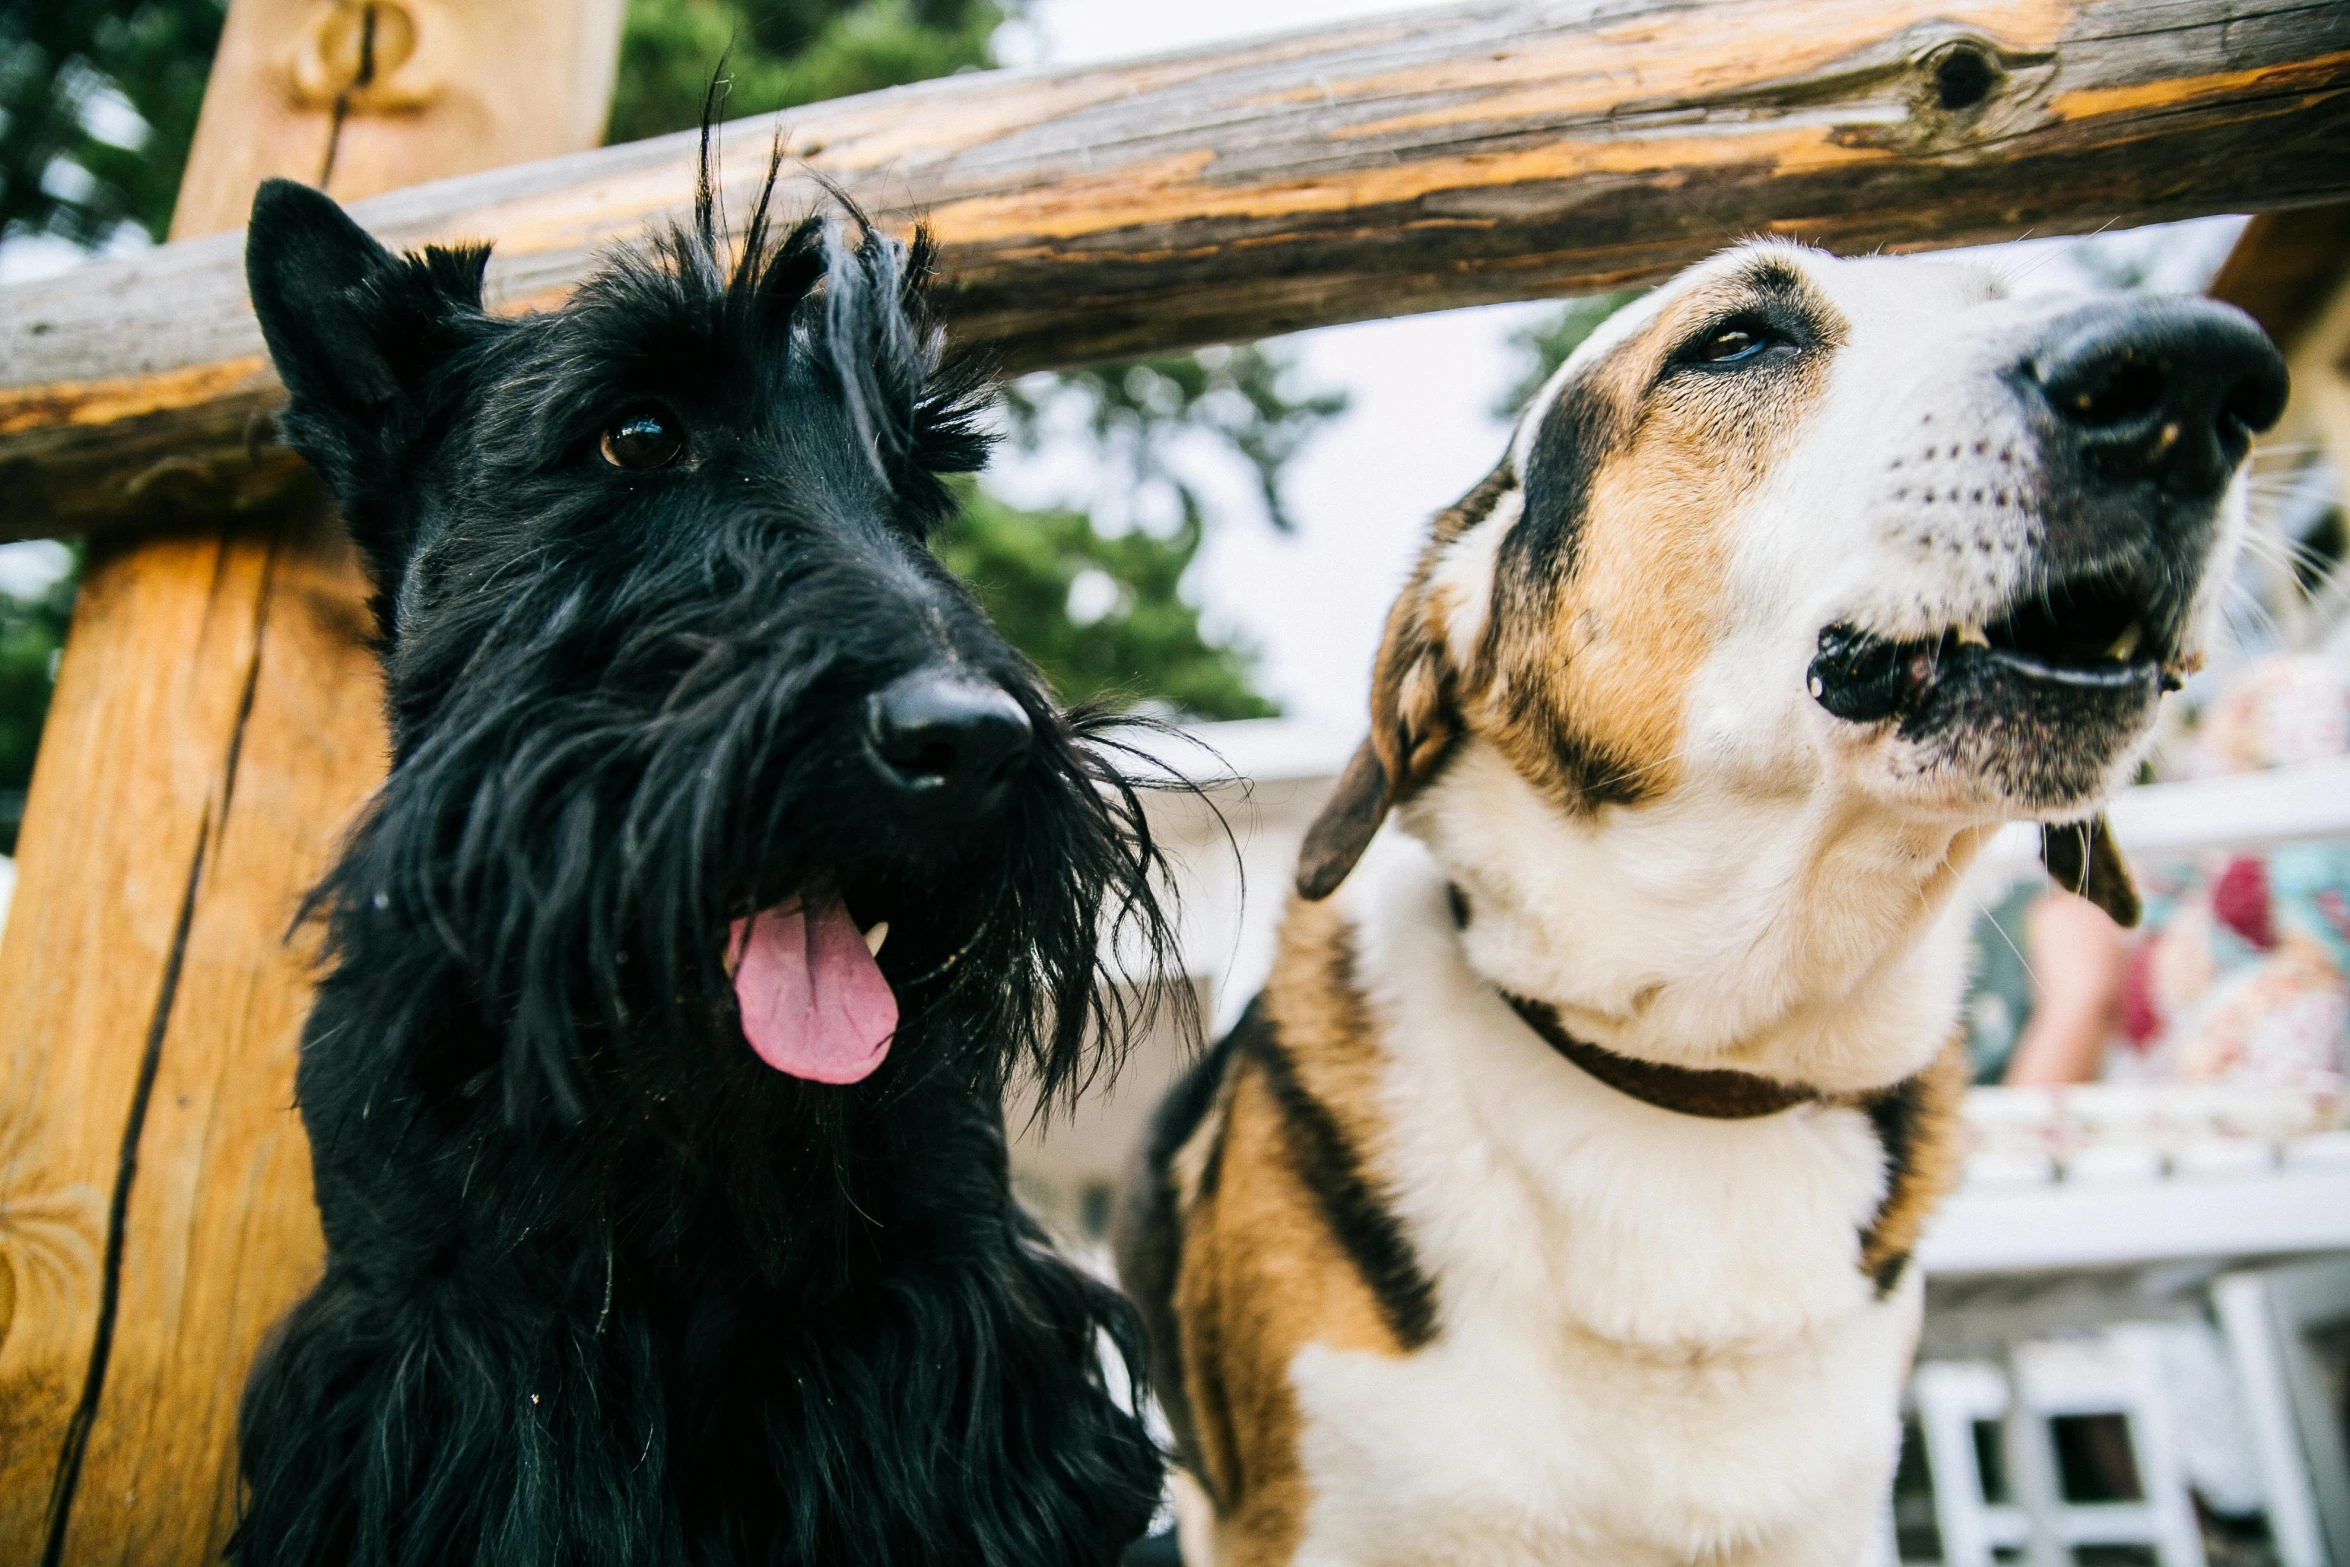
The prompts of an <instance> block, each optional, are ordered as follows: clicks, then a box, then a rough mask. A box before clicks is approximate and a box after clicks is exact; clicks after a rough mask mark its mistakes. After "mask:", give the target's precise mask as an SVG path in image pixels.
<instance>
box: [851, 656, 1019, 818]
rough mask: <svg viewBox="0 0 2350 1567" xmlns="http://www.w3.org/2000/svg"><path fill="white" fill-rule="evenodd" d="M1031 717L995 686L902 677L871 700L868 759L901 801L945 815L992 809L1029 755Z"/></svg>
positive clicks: (928, 675) (936, 674) (930, 674)
mask: <svg viewBox="0 0 2350 1567" xmlns="http://www.w3.org/2000/svg"><path fill="white" fill-rule="evenodd" d="M1033 738H1034V734H1033V731H1032V729H1031V727H1030V725H1029V722H1028V712H1027V710H1026V709H1025V708H1023V707H1022V706H1021V705H1020V704H1019V702H1018V701H1016V700H1014V698H1013V696H1012V694H1011V693H1010V692H1009V691H1006V690H1005V689H1004V688H1003V687H1001V686H999V685H996V684H995V683H993V682H992V681H987V680H979V679H974V678H973V677H971V676H970V675H967V674H962V673H959V672H957V671H953V670H947V669H939V668H928V669H917V670H915V671H914V672H913V673H911V674H908V675H901V676H900V677H899V678H898V679H896V680H894V681H892V682H890V684H888V685H886V686H884V687H883V688H882V689H881V690H879V691H876V692H875V693H874V694H873V695H872V696H871V697H870V698H868V699H867V702H866V753H867V756H868V757H869V759H870V760H871V762H872V765H873V772H874V775H875V777H876V778H877V779H878V780H879V781H880V782H881V784H882V785H883V787H884V788H886V789H888V790H889V791H890V792H891V793H892V794H893V795H895V796H897V798H898V799H899V800H900V802H901V803H904V804H909V805H916V806H919V807H920V808H921V809H922V810H923V811H924V812H926V813H928V814H931V815H934V816H940V817H957V818H968V817H972V816H977V815H979V814H981V813H983V812H985V811H987V810H989V809H991V808H992V807H993V806H994V805H995V804H996V802H997V800H998V799H999V798H1000V797H1001V795H1002V792H1003V791H1002V785H1003V783H1004V782H1005V780H1007V779H1008V778H1010V776H1011V775H1012V773H1013V772H1014V770H1016V769H1017V768H1018V766H1019V764H1020V762H1021V760H1022V759H1023V758H1025V757H1026V756H1027V755H1028V749H1029V745H1030V743H1031V741H1032V739H1033Z"/></svg>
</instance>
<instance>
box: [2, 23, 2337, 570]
mask: <svg viewBox="0 0 2350 1567" xmlns="http://www.w3.org/2000/svg"><path fill="white" fill-rule="evenodd" d="M779 134H780V135H782V136H783V139H784V142H785V145H786V146H787V147H788V148H789V149H790V150H791V152H792V153H793V155H794V156H795V157H796V158H798V159H799V160H801V161H802V162H803V163H804V164H805V165H806V166H807V168H809V169H811V170H814V171H817V172H821V173H822V174H824V175H827V176H829V177H831V178H833V179H836V180H839V181H840V182H841V183H842V184H843V185H845V186H846V187H847V188H848V189H849V190H851V191H852V192H854V193H855V194H856V196H857V197H858V199H859V200H861V201H862V202H864V203H865V204H866V205H867V207H868V208H870V209H871V210H872V211H873V212H874V213H875V214H876V215H877V216H878V217H879V218H880V219H882V220H883V221H885V222H888V223H890V224H893V225H899V224H904V223H906V222H908V221H910V220H911V219H912V218H913V217H914V216H915V215H917V214H926V215H927V216H928V217H929V219H930V221H931V222H932V223H933V224H934V226H935V227H936V228H937V230H938V232H939V234H940V235H941V237H942V238H943V239H944V241H945V243H946V252H947V254H946V260H947V265H948V268H949V274H950V286H949V292H948V304H949V308H950V309H951V311H952V313H953V315H954V318H955V320H956V321H957V323H958V325H959V327H960V329H961V330H962V331H963V332H964V333H965V334H966V335H968V336H971V337H976V338H986V339H991V340H993V341H995V342H997V343H999V344H1001V345H1002V346H1003V349H1004V352H1005V354H1006V356H1007V358H1008V360H1009V362H1010V363H1011V364H1012V365H1014V366H1035V365H1054V364H1071V363H1077V362H1082V361H1086V360H1098V359H1103V358H1112V357H1118V356H1125V355H1133V354H1142V353H1150V352H1159V351H1164V350H1170V349H1176V348H1183V347H1188V346H1192V345H1196V344H1199V343H1203V342H1213V341H1220V340H1230V339H1244V338H1251V337H1256V336H1260V335H1264V334H1267V333H1272V332H1283V331H1290V330H1294V329H1297V328H1300V327H1308V326H1318V325H1323V324H1326V323H1330V322H1335V321H1348V320H1356V319H1361V318H1364V317H1370V316H1385V315H1396V314H1402V313H1406V312H1410V311H1417V310H1431V309H1436V308H1440V307H1445V306H1452V305H1466V304H1476V303H1483V302H1487V301H1492V300H1500V299H1516V298H1526V297H1530V296H1535V295H1543V294H1558V293H1566V292H1573V291H1580V290H1588V289H1598V288H1605V287H1609V286H1613V285H1616V284H1620V283H1623V282H1626V281H1628V280H1632V279H1638V278H1648V277H1654V276H1656V275H1658V274H1659V273H1662V272H1665V271H1669V270H1671V269H1672V268H1675V267H1678V266H1680V265H1682V264H1684V263H1686V262H1688V261H1690V260H1692V259H1694V258H1695V257H1697V256H1698V255H1700V254H1702V253H1704V252H1706V251H1707V250H1710V249H1712V248H1714V247H1715V246H1718V245H1720V244H1721V243H1723V242H1724V241H1726V240H1729V239H1732V238H1735V237H1737V236H1739V235H1741V234H1746V233H1751V232H1756V231H1769V232H1774V233H1784V234H1792V235H1797V236H1800V237H1803V238H1806V239H1811V240H1815V241H1818V242H1820V243H1824V244H1826V245H1828V246H1830V247H1832V248H1835V249H1838V250H1843V251H1860V250H1869V249H1873V248H1876V247H1879V246H1895V247H1900V246H1913V245H1926V244H1953V243H1961V242H1973V241H1985V240H1996V239H2009V238H2014V237H2016V236H2017V235H2019V234H2023V233H2025V232H2027V231H2029V232H2038V233H2047V232H2053V231H2064V230H2076V229H2086V228H2096V227H2101V226H2104V225H2108V224H2115V223H2119V224H2133V223H2143V222H2149V221H2154V220H2157V219H2167V218H2182V217H2189V216H2193V215H2196V214H2201V213H2209V212H2220V211H2245V210H2251V209H2266V208H2279V207H2291V206H2296V205H2301V204H2305V203H2311V202H2316V201H2320V200H2324V199H2327V198H2329V197H2339V196H2342V195H2344V194H2350V157H2345V156H2344V155H2343V148H2344V147H2346V146H2350V6H2345V5H2342V4H2340V3H2339V0H1956V3H1952V0H1802V3H1797V0H1694V3H1692V0H1621V3H1617V0H1484V3H1475V4H1468V5H1461V6H1456V7H1452V8H1448V9H1444V10H1436V11H1428V12H1421V13H1415V14H1409V15H1402V16H1393V17H1386V18H1381V19H1379V20H1376V21H1370V22H1363V23H1359V24H1355V25H1352V26H1346V27H1340V28H1336V29H1332V30H1329V31H1324V32H1318V33H1311V34H1304V35H1299V36H1295V37H1289V38H1281V39H1275V40H1272V41H1269V42H1260V43H1251V44H1245V45H1238V46H1230V47H1220V48H1210V49H1202V50H1195V51H1192V52H1189V53H1185V54H1178V55H1172V56H1168V57H1166V58H1164V59H1158V60H1151V61H1146V62H1142V63H1139V64H1132V65H1123V66H1105V67H1101V68H1098V69H1089V70H1077V71H1030V72H1010V73H994V74H989V75H976V76H962V77H954V78H949V79H947V80H944V81H937V82H929V83H924V84H921V85H919V86H915V87H909V88H901V89H896V90H893V91H889V92H881V93H874V94H870V95H867V96H865V97H860V98H852V99H846V100H843V101H840V102H837V103H832V104H825V105H819V106H816V107H814V108H810V109H805V110H798V111H793V112H792V113H791V114H789V115H787V116H784V117H781V118H776V119H761V120H750V121H744V122H740V123H738V124H737V125H735V126H733V127H731V128H730V130H729V132H728V134H727V136H726V139H725V147H726V165H725V168H726V184H727V190H728V194H729V195H730V197H731V199H732V204H733V206H734V207H735V208H736V210H738V211H739V210H741V208H742V206H743V204H744V203H745V201H746V200H747V199H748V194H749V188H750V186H751V185H752V184H753V183H754V182H755V180H756V178H757V176H758V173H759V171H760V168H761V165H762V164H763V162H764V154H765V151H766V147H767V144H768V142H769V140H770V138H771V137H774V136H777V135H779ZM693 165H694V138H693V137H692V136H690V135H688V136H681V137H668V138H662V139H659V140H655V141H650V142H642V143H638V144H635V145H632V146H625V147H612V148H607V149H604V150H603V151H601V152H597V153H593V154H589V155H586V156H583V157H576V158H569V159H564V160H561V161H559V162H554V163H547V164H541V165H539V166H536V167H532V168H524V169H506V170H501V171H499V172H498V173H496V174H491V175H484V176H479V177H476V178H472V179H467V180H459V181H452V182H447V183H443V184H439V185H434V186H430V187H427V188H423V189H418V190H410V191H404V192H401V193H400V194H398V195H396V196H391V197H387V198H384V199H383V200H381V201H377V202H372V203H368V204H367V205H366V207H365V209H364V211H363V213H362V216H363V218H364V220H365V221H366V222H367V223H368V224H369V225H370V226H371V227H373V228H374V229H375V230H376V231H377V232H379V233H380V234H382V235H383V236H384V237H385V238H386V239H387V240H389V241H392V242H394V243H397V244H403V245H405V244H413V243H416V242H419V241H422V240H426V239H431V238H445V237H456V236H463V237H476V238H491V239H495V240H496V241H497V242H498V244H499V259H498V262H497V264H496V266H495V269H494V272H495V276H496V279H497V286H498V287H499V289H500V291H501V292H502V294H503V296H504V297H505V299H506V300H507V301H508V302H509V304H511V305H513V306H517V307H519V306H523V305H530V304H538V303H543V302H550V301H553V300H556V299H559V298H560V297H562V295H563V293H564V292H565V291H566V290H567V289H568V288H570V287H572V286H573V285H575V284H576V283H577V282H578V281H579V279H580V278H581V277H582V276H583V275H584V274H585V273H586V272H587V270H588V269H589V268H590V267H591V266H592V265H593V264H594V258H595V254H596V252H597V250H598V249H599V248H600V247H602V246H604V245H607V244H609V243H611V242H612V241H614V240H616V239H620V238H623V237H626V236H629V235H632V234H635V233H637V232H639V231H640V230H641V229H642V228H643V227H644V225H645V224H646V223H648V222H650V221H653V220H656V219H659V218H662V217H665V216H668V215H671V214H674V213H676V212H678V211H679V210H680V209H681V207H682V205H683V203H684V202H685V201H686V199H687V197H688V194H689V192H690V190H691V186H692V180H693ZM790 199H791V200H793V201H794V202H810V201H813V200H814V199H815V192H814V190H813V188H812V187H810V186H803V187H802V188H800V189H796V190H794V191H793V192H792V193H791V198H790ZM237 253H238V246H237V242H236V241H235V239H233V238H231V237H227V236H223V237H221V238H219V239H216V240H210V241H205V242H202V243H200V244H198V245H193V246H172V247H167V248H165V249H164V250H162V251H160V252H158V253H155V254H151V255H147V256H142V257H138V258H135V259H132V260H129V261H125V262H122V263H120V264H118V265H115V266H113V267H111V268H108V269H106V270H105V271H103V272H101V273H97V274H93V275H85V276H79V277H75V278H72V279H68V280H62V281H58V282H54V283H43V284H34V285H27V286H23V287H19V288H17V289H13V290H9V291H6V292H5V293H4V294H0V480H4V482H5V483H6V485H7V487H8V489H9V490H10V492H11V494H12V505H11V506H10V508H9V510H10V513H11V517H10V518H9V525H10V526H12V527H14V528H15V529H16V530H17V531H19V532H26V533H39V532H44V531H49V532H55V531H63V530H77V529H82V528H93V527H103V526H109V525H113V524H116V523H120V522H124V521H142V520H143V521H148V522H153V521H158V520H168V519H169V518H170V517H172V516H174V515H177V514H180V513H183V512H185V511H187V510H188V509H190V508H220V507H230V508H234V507H237V506H242V505H251V504H254V503H256V502H257V501H258V500H260V499H262V498H265V497H266V496H267V495H268V494H270V493H272V492H273V491H274V489H275V487H276V486H277V485H278V484H279V483H281V482H282V475H283V474H284V473H285V472H287V471H289V470H288V468H287V465H286V463H285V460H284V458H283V455H282V454H281V453H277V452H276V451H275V449H274V448H272V447H271V446H270V444H269V426H268V423H267V421H266V419H265V418H264V417H263V416H264V415H265V414H266V413H267V412H268V411H269V410H270V408H272V407H273V406H274V404H275V402H276V399H277V395H278V394H277V392H276V388H275V386H274V383H273V381H272V379H271V377H270V374H269V372H268V369H267V366H266V363H265V361H264V360H263V359H262V357H261V344H260V339H259V337H258V335H257V333H256V331H255V328H254V326H253V322H252V319H251V316H250V314H249V313H248V311H247V309H246V306H245V302H244V297H243V283H242V274H241V273H240V272H239V270H238V265H237Z"/></svg>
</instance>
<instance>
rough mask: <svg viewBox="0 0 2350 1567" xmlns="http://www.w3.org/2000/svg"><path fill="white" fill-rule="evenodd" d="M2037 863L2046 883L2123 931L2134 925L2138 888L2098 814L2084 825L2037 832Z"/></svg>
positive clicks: (2137, 906)
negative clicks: (2091, 906)
mask: <svg viewBox="0 0 2350 1567" xmlns="http://www.w3.org/2000/svg"><path fill="white" fill-rule="evenodd" d="M2040 863H2041V864H2043V865H2045V866H2047V867H2048V875H2049V879H2050V880H2052V881H2054V882H2055V883H2056V884H2057V885H2058V886H2059V887H2062V888H2063V889H2064V890H2065V891H2067V892H2076V893H2079V894H2080V895H2081V896H2082V897H2084V898H2087V899H2088V900H2089V901H2090V902H2091V903H2094V904H2096V905H2097V906H2098V907H2099V908H2101V909H2103V910H2104V911H2105V912H2106V913H2107V914H2109V915H2111V916H2112V917H2113V922H2114V923H2115V924H2116V925H2119V926H2121V927H2122V928H2123V929H2125V930H2127V929H2128V928H2129V927H2131V926H2133V925H2135V924H2137V923H2138V914H2139V905H2138V886H2137V883H2135V882H2133V881H2132V880H2131V879H2130V867H2129V866H2128V864H2127V863H2125V862H2124V861H2123V859H2122V851H2121V849H2120V848H2119V847H2118V846H2117V845H2116V844H2115V843H2114V841H2113V829H2112V828H2111V827H2108V826H2107V825H2106V823H2105V813H2104V812H2102V811H2100V812H2099V813H2098V814H2097V815H2095V816H2093V817H2091V818H2090V819H2089V820H2087V821H2085V822H2070V823H2067V824H2066V825H2064V826H2062V827H2042V828H2041V829H2040Z"/></svg>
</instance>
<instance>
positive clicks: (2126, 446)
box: [2026, 299, 2287, 498]
mask: <svg viewBox="0 0 2350 1567" xmlns="http://www.w3.org/2000/svg"><path fill="white" fill-rule="evenodd" d="M2026 368H2027V372H2028V374H2029V375H2030V377H2031V379H2033V380H2034V381H2036V382H2038V383H2039V386H2040V389H2041V392H2042V394H2043V395H2044V396H2046V398H2047V399H2048V406H2049V408H2050V409H2051V410H2052V411H2053V412H2054V413H2055V414H2056V417H2057V419H2058V420H2059V421H2061V427H2062V428H2063V429H2064V430H2066V431H2067V432H2068V433H2069V434H2070V435H2071V437H2072V439H2073V440H2074V441H2076V442H2077V443H2078V444H2079V447H2080V452H2081V456H2082V457H2083V458H2084V459H2085V460H2086V465H2087V467H2088V470H2089V472H2090V473H2091V474H2092V475H2093V476H2094V477H2096V478H2098V479H2101V480H2103V481H2105V482H2106V483H2109V484H2135V483H2138V482H2141V481H2145V480H2151V481H2153V482H2154V483H2155V484H2157V485H2159V486H2161V487H2162V488H2163V489H2165V490H2168V491H2170V492H2172V493H2173V494H2176V495H2180V496H2185V497H2197V498H2200V497H2204V496H2209V495H2213V494H2216V493H2217V492H2218V491H2219V490H2220V488H2221V487H2222V486H2224V485H2225V484H2226V483H2227V482H2228V476H2229V475H2230V474H2232V473H2234V472H2235V471H2236V464H2237V463H2239V462H2242V461H2243V460H2244V452H2245V448H2247V447H2248V446H2250V445H2251V443H2252V437H2253V436H2254V435H2256V434H2258V433H2259V432H2261V431H2263V430H2265V429H2267V428H2268V427H2269V426H2271V425H2273V424H2275V423H2276V422H2277V419H2278V416H2279V415H2281V414H2283V413H2284V411H2285V392H2286V388H2287V380H2286V376H2285V361H2284V360H2283V358H2282V357H2280V356H2279V355H2278V353H2277V351H2276V348H2275V346H2274V345H2273V344H2271V343H2270V342H2269V340H2268V335H2267V334H2266V333H2264V332H2262V331H2261V330H2260V328H2259V327H2257V326H2255V325H2254V324H2253V323H2252V320H2251V318H2250V317H2248V316H2246V315H2245V314H2243V313H2242V312H2241V311H2238V310H2231V309H2229V308H2228V307H2227V306H2225V305H2219V304H2214V303H2212V302H2211V301H2209V300H2202V299H2158V300H2140V301H2129V302H2118V301H2117V302H2115V303H2112V304H2102V305H2095V306H2092V307H2090V308H2089V309H2087V310H2084V311H2081V312H2079V313H2077V314H2074V315H2072V316H2068V317H2067V318H2065V320H2064V321H2062V322H2060V323H2058V326H2057V328H2056V331H2055V332H2054V333H2053V334H2052V336H2051V338H2050V339H2049V340H2048V341H2047V342H2046V344H2045V346H2043V347H2042V348H2041V349H2040V350H2039V351H2038V352H2037V353H2035V354H2033V356H2032V358H2031V360H2030V361H2029V363H2028V365H2027V367H2026Z"/></svg>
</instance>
